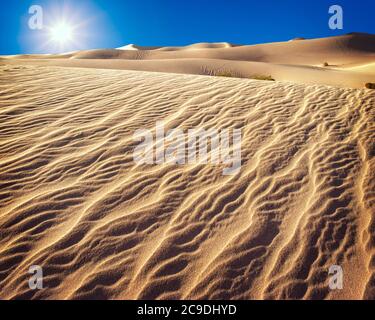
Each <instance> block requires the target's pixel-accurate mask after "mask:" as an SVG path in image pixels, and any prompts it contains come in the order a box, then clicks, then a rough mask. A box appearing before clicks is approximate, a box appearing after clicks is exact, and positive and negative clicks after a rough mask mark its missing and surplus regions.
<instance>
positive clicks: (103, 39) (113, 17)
mask: <svg viewBox="0 0 375 320" xmlns="http://www.w3.org/2000/svg"><path fill="white" fill-rule="evenodd" d="M333 4H339V5H341V6H342V7H343V10H344V30H331V29H329V28H328V19H329V14H328V8H329V6H330V5H333ZM31 5H40V6H42V8H43V13H44V24H47V26H53V25H54V24H56V23H57V22H58V21H59V20H61V19H64V20H67V21H68V22H69V23H70V24H71V25H74V26H75V31H74V36H75V42H74V43H69V44H66V47H65V48H64V50H65V51H70V50H81V49H94V48H114V47H119V46H123V45H125V44H129V43H135V44H139V45H187V44H191V43H196V42H221V41H227V42H232V43H238V44H255V43H262V42H272V41H284V40H289V39H292V38H295V37H306V38H315V37H325V36H334V35H339V34H344V33H349V32H353V31H357V32H368V33H375V23H374V22H373V21H374V20H373V14H374V12H375V2H374V1H363V0H362V1H353V0H350V1H348V0H337V1H328V0H314V1H313V0H311V1H299V0H283V1H279V0H274V1H266V0H263V1H252V0H216V1H214V0H185V1H183V0H173V1H172V0H143V1H140V0H139V1H136V0H131V1H130V0H129V1H128V0H121V1H120V0H92V1H90V0H65V1H64V0H49V1H48V0H38V1H37V0H35V1H29V0H11V1H2V9H1V19H0V28H1V33H0V37H1V41H0V54H18V53H38V52H39V53H52V52H58V51H59V50H60V49H61V48H57V47H56V46H54V45H52V44H51V43H47V42H48V39H47V38H48V36H47V35H46V29H45V28H44V30H30V28H29V27H28V20H29V18H30V14H29V13H28V10H29V7H30V6H31Z"/></svg>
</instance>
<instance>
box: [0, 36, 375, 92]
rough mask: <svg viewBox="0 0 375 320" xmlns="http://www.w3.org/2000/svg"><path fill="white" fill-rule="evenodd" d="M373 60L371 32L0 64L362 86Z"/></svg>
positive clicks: (374, 76)
mask: <svg viewBox="0 0 375 320" xmlns="http://www.w3.org/2000/svg"><path fill="white" fill-rule="evenodd" d="M297 39H298V38H297ZM374 61H375V35H372V34H364V33H351V34H347V35H342V36H336V37H330V38H320V39H303V40H294V41H286V42H276V43H266V44H257V45H235V44H231V43H227V42H220V43H196V44H192V45H188V46H182V47H143V46H137V45H135V44H129V45H127V46H124V47H120V48H117V49H95V50H83V51H77V52H71V53H66V54H58V55H18V56H3V57H1V58H0V64H4V63H5V64H29V65H30V64H34V65H35V64H37V65H50V66H64V67H84V68H103V69H123V70H139V71H154V72H170V73H182V74H198V75H215V74H221V73H225V74H227V75H228V74H229V75H231V76H233V77H238V78H253V77H254V76H256V75H257V74H261V75H263V76H271V77H272V78H273V79H275V80H278V81H288V82H296V83H308V84H325V85H332V86H338V87H349V88H364V87H365V84H366V83H368V82H375V70H374V67H373V65H372V64H373V63H374ZM353 66H355V67H353Z"/></svg>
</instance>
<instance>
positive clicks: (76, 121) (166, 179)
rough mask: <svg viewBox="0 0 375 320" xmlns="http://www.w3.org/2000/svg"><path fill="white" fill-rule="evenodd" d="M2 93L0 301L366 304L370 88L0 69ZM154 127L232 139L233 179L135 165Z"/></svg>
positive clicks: (372, 275) (371, 292) (369, 292)
mask: <svg viewBox="0 0 375 320" xmlns="http://www.w3.org/2000/svg"><path fill="white" fill-rule="evenodd" d="M0 92H1V95H0V231H1V237H0V298H2V299H9V298H33V299H42V298H43V299H44V298H74V299H78V298H130V299H136V298H137V299H156V298H158V299H171V298H193V299H202V298H211V299H214V298H215V299H217V298H219V299H221V298H231V299H249V298H267V299H277V298H293V299H302V298H303V299H323V298H325V299H335V298H354V299H359V298H375V286H374V283H375V268H374V263H373V261H374V257H375V246H374V243H375V242H374V236H375V233H374V229H375V218H374V212H375V210H374V206H375V194H374V192H375V191H374V190H375V185H374V184H375V177H374V172H375V158H374V155H375V152H374V151H375V148H374V130H375V121H374V117H375V108H374V105H375V92H374V91H372V90H356V89H348V88H347V89H344V88H334V87H328V86H320V85H313V86H306V85H303V84H292V83H281V82H270V81H253V80H247V79H234V78H220V77H204V76H196V75H173V74H165V73H147V72H133V71H114V70H97V69H78V68H74V69H73V68H59V67H40V66H38V67H37V66H16V65H2V66H1V67H0ZM158 120H160V121H164V122H165V123H166V128H182V129H188V128H192V127H204V128H233V127H236V128H241V130H242V167H241V170H240V172H239V173H238V174H236V175H235V176H223V175H222V168H220V167H218V166H213V165H178V166H176V165H174V166H172V165H136V164H135V163H134V162H133V159H132V152H133V149H134V146H135V143H134V141H133V139H132V136H133V133H134V132H135V130H137V129H139V128H149V129H152V128H153V127H154V125H155V122H156V121H158ZM333 264H335V265H337V264H338V265H341V266H342V267H343V269H344V272H345V282H344V290H338V291H330V290H329V289H328V282H327V281H328V280H327V277H328V268H329V267H330V266H331V265H333ZM30 265H41V266H43V270H44V276H45V279H44V287H45V289H43V290H35V291H32V290H29V288H28V286H27V279H28V276H29V274H28V268H29V266H30Z"/></svg>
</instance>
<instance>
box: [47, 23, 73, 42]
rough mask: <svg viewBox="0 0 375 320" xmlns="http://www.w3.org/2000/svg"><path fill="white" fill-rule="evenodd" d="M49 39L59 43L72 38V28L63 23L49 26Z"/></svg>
mask: <svg viewBox="0 0 375 320" xmlns="http://www.w3.org/2000/svg"><path fill="white" fill-rule="evenodd" d="M51 40H52V41H55V42H58V43H60V44H64V43H67V42H68V41H72V40H73V28H72V27H70V26H68V25H67V24H65V23H60V24H58V25H56V26H54V27H52V28H51Z"/></svg>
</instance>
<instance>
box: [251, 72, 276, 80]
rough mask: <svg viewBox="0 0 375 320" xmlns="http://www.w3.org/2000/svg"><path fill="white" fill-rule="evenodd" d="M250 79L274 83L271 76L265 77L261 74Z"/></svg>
mask: <svg viewBox="0 0 375 320" xmlns="http://www.w3.org/2000/svg"><path fill="white" fill-rule="evenodd" d="M251 79H254V80H264V81H275V79H274V78H272V77H271V76H266V75H261V74H256V75H254V76H252V77H251Z"/></svg>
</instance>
